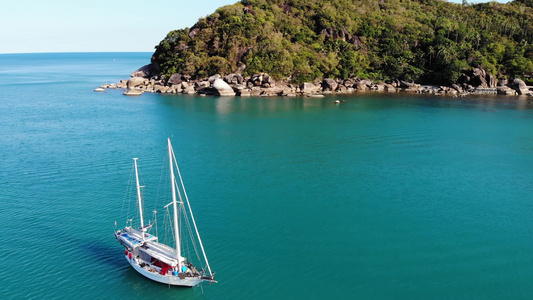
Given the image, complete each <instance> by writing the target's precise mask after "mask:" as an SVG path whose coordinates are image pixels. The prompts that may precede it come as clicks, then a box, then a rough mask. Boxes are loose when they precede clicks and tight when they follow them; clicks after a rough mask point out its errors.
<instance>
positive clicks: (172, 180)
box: [168, 138, 181, 272]
mask: <svg viewBox="0 0 533 300" xmlns="http://www.w3.org/2000/svg"><path fill="white" fill-rule="evenodd" d="M173 156H174V155H173V151H172V145H171V144H170V138H168V161H169V165H170V185H171V186H172V207H173V208H174V239H175V240H176V253H177V256H178V272H181V246H180V233H179V227H178V204H177V201H176V186H175V184H176V178H175V177H174V164H173V160H172V157H173Z"/></svg>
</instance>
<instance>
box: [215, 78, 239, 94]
mask: <svg viewBox="0 0 533 300" xmlns="http://www.w3.org/2000/svg"><path fill="white" fill-rule="evenodd" d="M213 87H214V88H215V89H216V90H217V93H218V94H219V95H220V96H235V92H234V91H233V89H232V88H231V86H230V85H229V84H227V83H226V82H225V81H224V80H222V79H220V78H219V79H216V80H215V81H214V82H213Z"/></svg>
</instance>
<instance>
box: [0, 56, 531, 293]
mask: <svg viewBox="0 0 533 300" xmlns="http://www.w3.org/2000/svg"><path fill="white" fill-rule="evenodd" d="M150 55H151V54H150V53H129V54H128V53H97V54H93V53H81V54H23V55H0V132H1V136H0V149H1V151H0V170H1V171H0V220H2V225H3V226H2V227H3V229H4V230H3V237H4V241H3V242H2V243H1V244H0V250H1V253H2V256H3V258H2V259H1V260H0V267H1V268H2V272H0V295H2V296H3V298H7V299H69V298H74V297H75V298H80V299H101V298H104V297H105V298H109V299H146V298H155V297H158V298H162V297H169V298H172V299H344V298H359V299H398V298H399V299H502V298H506V299H529V298H530V297H531V295H533V284H531V281H532V278H533V221H532V220H533V172H532V170H533V105H532V104H531V103H528V101H529V102H531V101H532V100H531V98H529V99H527V98H514V97H513V98H504V97H499V98H498V97H467V98H460V99H450V98H440V97H424V96H415V95H395V96H391V95H375V94H368V95H355V96H336V97H326V98H324V99H316V98H215V97H201V98H200V97H194V96H183V95H174V96H170V95H160V94H145V95H143V96H141V97H133V98H132V97H126V96H123V95H122V94H121V91H118V90H117V91H112V90H110V91H108V92H106V93H95V92H93V91H92V90H93V89H94V88H96V87H97V86H99V85H100V84H103V83H111V82H118V81H119V80H120V79H123V78H127V77H128V74H130V73H131V72H132V71H134V70H135V69H136V68H137V67H139V66H142V65H144V64H146V63H147V62H149V59H150ZM334 99H345V100H347V102H346V103H341V104H340V105H336V104H334V103H333V100H334ZM168 136H173V144H174V150H175V151H176V155H177V159H178V160H179V163H180V168H181V171H182V175H183V176H184V181H185V185H186V187H187V192H188V194H189V197H190V199H191V201H192V206H193V210H194V212H195V217H196V221H197V223H198V227H199V230H200V233H201V234H202V239H203V242H204V245H205V247H206V251H207V255H208V257H209V260H210V263H211V267H212V268H213V270H214V271H216V277H217V280H219V283H218V284H212V285H203V287H202V288H200V287H197V288H194V289H182V288H170V289H169V288H168V286H165V285H161V284H157V283H154V282H151V281H149V280H147V279H145V278H144V277H142V276H141V275H139V274H137V273H136V272H135V271H134V270H133V269H132V268H131V267H130V266H129V265H128V264H127V262H126V261H125V260H124V258H123V249H122V247H121V246H120V245H119V244H118V243H117V242H116V240H115V239H114V237H113V224H114V221H118V222H121V221H122V220H117V217H118V216H119V215H120V210H121V205H122V202H123V199H124V193H125V191H126V188H127V183H128V179H129V174H130V171H131V164H132V161H131V158H133V157H139V165H140V168H141V170H142V175H143V178H144V181H145V184H146V190H145V192H146V198H147V199H150V198H151V197H152V198H153V197H155V195H156V193H157V186H158V184H159V176H160V170H161V164H162V162H163V159H164V156H165V154H166V152H165V151H166V149H165V146H166V138H167V137H168ZM147 201H148V200H147Z"/></svg>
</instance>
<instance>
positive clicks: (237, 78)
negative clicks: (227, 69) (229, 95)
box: [224, 73, 244, 85]
mask: <svg viewBox="0 0 533 300" xmlns="http://www.w3.org/2000/svg"><path fill="white" fill-rule="evenodd" d="M224 81H226V82H227V83H228V84H230V85H231V84H242V83H243V82H244V78H243V77H242V75H241V74H236V73H231V74H229V75H227V76H226V77H224Z"/></svg>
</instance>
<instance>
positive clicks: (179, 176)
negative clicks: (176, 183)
mask: <svg viewBox="0 0 533 300" xmlns="http://www.w3.org/2000/svg"><path fill="white" fill-rule="evenodd" d="M174 163H175V164H176V170H177V171H178V178H179V179H180V184H181V188H182V189H183V195H184V196H185V200H186V201H187V206H188V207H189V213H190V214H191V219H192V224H193V225H194V230H195V231H196V236H197V237H198V242H199V243H200V248H201V249H202V254H203V255H204V259H205V264H206V265H207V270H208V271H209V275H210V276H213V272H212V271H211V267H210V266H209V261H208V260H207V255H206V254H205V250H204V245H203V244H202V239H201V238H200V233H199V232H198V227H197V226H196V221H195V220H194V215H193V213H192V209H191V203H190V202H189V197H188V196H187V191H186V190H185V185H184V184H183V179H182V178H181V172H180V168H179V167H178V162H177V161H176V157H174Z"/></svg>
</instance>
